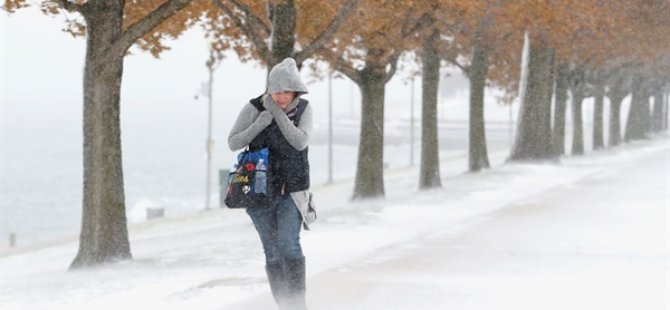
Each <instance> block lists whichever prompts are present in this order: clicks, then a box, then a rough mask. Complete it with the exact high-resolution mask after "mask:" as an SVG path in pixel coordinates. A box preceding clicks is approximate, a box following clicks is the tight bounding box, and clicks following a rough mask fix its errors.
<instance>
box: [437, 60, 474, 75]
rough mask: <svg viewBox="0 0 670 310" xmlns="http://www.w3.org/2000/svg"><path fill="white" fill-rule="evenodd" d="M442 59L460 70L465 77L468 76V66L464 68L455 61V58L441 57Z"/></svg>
mask: <svg viewBox="0 0 670 310" xmlns="http://www.w3.org/2000/svg"><path fill="white" fill-rule="evenodd" d="M442 59H444V60H446V61H447V62H448V63H450V64H452V65H454V66H456V67H459V68H460V69H461V70H463V73H465V75H470V66H465V65H463V64H461V63H460V62H458V60H456V58H454V57H451V56H446V55H445V56H443V57H442Z"/></svg>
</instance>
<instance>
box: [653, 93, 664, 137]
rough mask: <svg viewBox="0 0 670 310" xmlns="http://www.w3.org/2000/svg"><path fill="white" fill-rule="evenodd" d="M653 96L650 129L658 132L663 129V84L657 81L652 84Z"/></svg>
mask: <svg viewBox="0 0 670 310" xmlns="http://www.w3.org/2000/svg"><path fill="white" fill-rule="evenodd" d="M652 91H653V97H654V109H653V112H652V131H654V132H659V131H661V130H663V109H664V105H665V104H664V102H663V84H662V83H657V84H656V85H655V86H654V89H653V90H652Z"/></svg>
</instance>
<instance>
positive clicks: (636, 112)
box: [624, 75, 650, 142]
mask: <svg viewBox="0 0 670 310" xmlns="http://www.w3.org/2000/svg"><path fill="white" fill-rule="evenodd" d="M632 92H633V98H632V99H631V103H630V110H629V112H628V120H627V121H626V132H625V134H624V141H626V142H630V141H633V140H640V139H645V138H646V134H647V132H648V131H649V121H650V113H649V96H648V95H647V92H646V90H645V79H644V77H642V76H640V75H638V76H635V77H634V78H633V85H632Z"/></svg>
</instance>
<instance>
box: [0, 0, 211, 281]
mask: <svg viewBox="0 0 670 310" xmlns="http://www.w3.org/2000/svg"><path fill="white" fill-rule="evenodd" d="M203 1H204V0H202V1H193V0H167V1H123V0H104V1H102V0H89V1H83V0H77V1H72V0H48V1H43V2H41V3H40V7H41V9H42V11H43V12H44V13H46V14H51V15H57V14H60V13H62V12H64V11H68V12H73V13H78V16H80V18H77V19H74V20H71V21H68V25H67V28H66V29H67V31H68V32H70V33H72V34H73V35H75V36H83V35H86V59H85V67H84V94H83V97H84V119H83V122H84V126H83V136H84V139H83V142H84V147H83V149H84V184H83V206H82V209H83V212H82V226H81V233H80V237H79V251H78V253H77V256H76V257H75V259H74V261H73V262H72V264H71V266H70V268H79V267H85V266H91V265H97V264H102V263H106V262H112V261H117V260H124V259H130V258H132V254H131V251H130V243H129V241H128V229H127V219H126V206H125V194H124V187H123V167H122V156H121V134H120V133H121V131H120V111H119V106H120V96H121V80H122V76H123V59H124V56H125V55H126V53H127V51H128V49H129V48H130V47H131V46H133V45H134V44H137V45H138V46H139V47H140V48H142V49H145V50H149V51H150V52H151V53H152V54H154V55H158V54H159V53H160V52H161V51H163V50H164V49H165V48H166V47H165V46H163V45H162V44H161V39H162V38H163V37H164V36H165V35H171V36H177V35H178V34H179V33H181V32H182V31H183V30H184V29H186V28H187V27H188V26H190V25H192V24H193V23H195V22H196V21H197V20H198V18H199V17H200V15H201V14H202V11H203V10H204V9H205V8H206V5H205V3H204V2H203ZM27 6H29V5H28V3H27V2H26V1H25V0H5V3H4V6H3V9H5V10H6V11H8V12H9V13H12V12H14V11H15V10H17V9H21V8H25V7H27ZM167 20H169V22H168V21H167Z"/></svg>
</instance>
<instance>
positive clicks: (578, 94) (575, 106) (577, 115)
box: [570, 71, 585, 155]
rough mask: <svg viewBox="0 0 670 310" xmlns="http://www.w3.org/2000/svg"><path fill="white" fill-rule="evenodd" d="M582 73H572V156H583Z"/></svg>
mask: <svg viewBox="0 0 670 310" xmlns="http://www.w3.org/2000/svg"><path fill="white" fill-rule="evenodd" d="M584 88H585V81H584V72H582V71H578V72H576V73H574V77H573V80H572V81H571V85H570V90H571V91H572V151H571V154H572V155H583V154H584V123H583V122H582V102H584Z"/></svg>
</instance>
